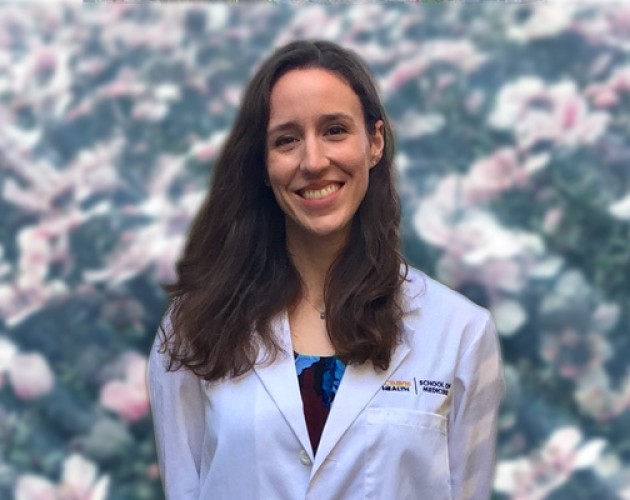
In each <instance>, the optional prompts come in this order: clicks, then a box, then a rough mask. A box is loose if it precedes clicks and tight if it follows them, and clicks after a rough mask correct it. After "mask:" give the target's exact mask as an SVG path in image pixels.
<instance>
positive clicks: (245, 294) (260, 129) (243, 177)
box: [161, 41, 407, 381]
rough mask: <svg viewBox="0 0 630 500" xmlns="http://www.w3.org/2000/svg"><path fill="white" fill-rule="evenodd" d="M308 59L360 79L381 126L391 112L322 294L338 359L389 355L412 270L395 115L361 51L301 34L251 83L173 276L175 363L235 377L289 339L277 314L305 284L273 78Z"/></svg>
mask: <svg viewBox="0 0 630 500" xmlns="http://www.w3.org/2000/svg"><path fill="white" fill-rule="evenodd" d="M307 68H321V69H325V70H328V71H331V72H333V73H335V74H336V75H337V76H339V77H340V78H342V79H343V80H344V81H345V82H347V83H348V84H349V85H350V87H351V88H352V89H353V91H354V92H355V93H356V95H357V96H358V97H359V100H360V102H361V106H362V109H363V116H364V118H365V127H366V130H367V131H368V132H369V133H370V134H371V135H372V134H374V132H375V124H376V122H377V120H383V124H384V130H383V132H384V139H385V144H384V150H383V154H382V157H381V159H380V160H379V162H378V163H377V165H376V166H375V167H374V168H372V169H371V170H370V173H369V185H368V189H367V192H366V195H365V198H364V199H363V201H362V202H361V204H360V206H359V209H358V211H357V213H356V214H355V217H354V219H353V221H352V225H351V231H350V237H349V239H348V244H347V245H346V246H345V247H344V249H343V250H342V251H341V252H340V253H339V255H338V256H337V258H336V259H335V261H334V262H333V264H332V266H331V268H330V270H329V272H328V274H327V276H326V281H325V288H324V302H325V307H326V326H327V329H328V332H329V336H330V339H331V342H332V344H333V346H334V348H335V351H336V353H337V356H339V357H340V359H342V360H343V361H344V362H346V363H357V364H360V363H364V362H367V361H371V362H372V363H373V365H374V366H375V367H377V368H380V369H387V367H388V366H389V362H390V358H391V354H392V352H393V350H394V348H395V347H396V345H397V344H398V343H399V341H400V336H401V330H402V315H403V308H402V304H401V300H402V283H403V281H404V280H405V277H406V273H407V264H406V263H405V261H404V259H403V257H402V255H401V252H400V234H399V225H400V200H399V197H398V194H397V192H396V188H395V181H394V167H393V159H394V142H393V137H392V130H391V125H390V122H389V120H388V118H387V116H386V114H385V110H384V108H383V105H382V104H381V102H380V98H379V95H378V92H377V90H376V86H375V84H374V82H373V80H372V77H371V75H370V72H369V70H368V69H367V67H366V65H365V64H364V63H363V62H362V60H361V59H360V58H359V57H358V56H357V55H356V54H354V53H353V52H351V51H349V50H346V49H344V48H342V47H340V46H339V45H337V44H334V43H332V42H329V41H296V42H292V43H289V44H288V45H285V46H284V47H281V48H279V49H277V50H276V51H275V52H274V53H273V54H272V55H271V56H270V57H269V58H268V59H267V60H266V61H264V62H263V63H262V65H261V66H260V67H259V68H258V70H257V71H256V73H255V75H254V76H253V78H252V80H251V81H250V83H249V85H248V86H247V89H246V91H245V93H244V96H243V100H242V105H241V108H240V111H239V112H238V114H237V117H236V120H235V123H234V126H233V128H232V130H231V133H230V134H229V136H228V137H227V139H226V142H225V144H224V146H223V149H222V151H221V153H220V154H219V156H218V158H217V160H216V163H215V165H214V170H213V176H212V182H211V187H210V189H209V191H208V195H207V197H206V199H205V200H204V202H203V203H202V205H201V208H200V210H199V212H198V213H197V214H196V217H195V218H194V220H193V222H192V224H191V227H190V231H189V234H188V237H187V241H186V244H185V246H184V250H183V253H182V256H181V258H180V260H179V261H178V262H177V266H176V269H177V279H176V281H175V282H174V283H173V284H170V285H166V286H165V290H166V291H167V292H168V293H169V295H170V298H171V306H170V316H171V323H172V329H170V331H169V332H166V331H164V329H162V333H163V334H164V335H165V337H164V338H163V339H162V346H161V347H162V350H163V352H164V351H166V350H168V351H169V354H170V364H169V370H176V369H179V368H181V367H182V366H184V367H186V368H188V369H189V370H191V371H192V372H194V373H195V374H196V375H197V376H199V377H201V378H203V379H205V380H209V381H212V380H218V379H220V378H223V377H228V376H231V377H235V376H239V375H242V374H244V373H247V372H248V371H249V370H251V369H252V367H253V366H254V364H255V363H256V362H257V358H258V354H259V349H260V348H261V347H263V346H264V348H265V349H266V352H268V353H270V357H268V358H267V361H273V360H274V359H275V358H276V356H277V355H278V353H279V352H280V350H281V348H280V346H279V344H278V342H277V339H276V337H275V333H274V331H273V328H272V320H273V318H274V317H275V316H276V315H277V314H278V313H280V312H282V311H284V310H287V309H290V308H291V307H292V306H293V305H295V304H296V303H297V301H298V299H299V298H300V295H301V293H302V286H303V285H302V282H301V279H300V276H299V274H298V271H297V270H296V268H295V267H294V265H293V263H292V262H291V260H290V258H289V256H288V253H287V249H286V242H285V216H284V213H283V212H282V210H281V209H280V207H279V206H278V204H277V202H276V200H275V198H274V195H273V192H272V190H271V189H270V188H269V187H267V186H266V185H265V178H266V131H267V126H268V121H269V109H270V94H271V89H272V88H273V86H274V84H275V83H276V82H277V81H278V79H279V78H280V77H281V76H282V75H284V74H285V73H287V72H288V71H291V70H294V69H307ZM403 268H404V272H403V271H402V269H403Z"/></svg>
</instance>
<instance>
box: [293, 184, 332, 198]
mask: <svg viewBox="0 0 630 500" xmlns="http://www.w3.org/2000/svg"><path fill="white" fill-rule="evenodd" d="M340 188H341V184H336V183H335V184H329V185H328V186H326V187H325V188H322V189H303V190H301V191H299V192H298V194H299V195H300V196H301V197H302V198H306V199H307V200H318V199H320V198H323V197H324V196H328V195H329V194H332V193H334V192H335V191H339V189H340Z"/></svg>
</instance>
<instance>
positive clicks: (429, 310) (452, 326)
mask: <svg viewBox="0 0 630 500" xmlns="http://www.w3.org/2000/svg"><path fill="white" fill-rule="evenodd" d="M403 295H404V300H405V306H406V309H405V310H406V313H405V316H404V317H403V324H404V327H405V329H406V330H407V335H411V336H412V337H413V338H414V339H415V340H414V341H412V344H413V345H415V344H418V342H419V341H420V339H422V341H421V342H420V344H418V346H420V345H423V346H424V347H423V348H426V342H434V343H436V345H437V344H439V345H442V346H452V347H454V346H457V348H456V351H458V352H464V351H465V350H467V349H468V348H469V347H471V346H472V345H475V344H478V343H479V342H480V341H484V339H485V340H487V341H489V342H493V343H495V342H496V329H495V326H494V321H493V319H492V316H491V315H490V312H489V311H488V310H487V309H485V308H484V307H481V306H480V305H478V304H475V303H474V302H473V301H471V300H469V299H468V298H466V297H465V296H464V295H462V294H461V293H459V292H457V291H455V290H452V289H451V288H449V287H448V286H446V285H444V284H442V283H440V282H438V281H436V280H435V279H433V278H431V277H429V276H427V275H426V274H425V273H423V272H422V271H420V270H418V269H415V268H412V267H409V272H408V274H407V280H406V281H405V282H404V284H403Z"/></svg>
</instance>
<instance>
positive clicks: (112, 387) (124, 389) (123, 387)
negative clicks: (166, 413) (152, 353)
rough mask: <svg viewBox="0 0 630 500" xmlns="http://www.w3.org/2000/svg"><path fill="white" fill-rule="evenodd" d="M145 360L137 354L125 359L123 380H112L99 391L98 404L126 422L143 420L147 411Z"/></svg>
mask: <svg viewBox="0 0 630 500" xmlns="http://www.w3.org/2000/svg"><path fill="white" fill-rule="evenodd" d="M146 367H147V360H146V358H145V357H143V356H140V355H139V354H132V355H130V356H129V358H128V359H127V366H126V370H125V379H124V380H112V381H109V382H107V383H106V384H105V385H104V386H103V388H102V389H101V396H100V402H101V405H103V406H104V407H105V408H107V409H109V410H111V411H113V412H114V413H116V414H117V415H118V416H119V417H121V418H122V419H123V420H126V421H127V422H135V421H136V420H140V419H141V418H143V417H144V416H145V415H146V414H147V413H148V411H149V396H148V393H147V388H146Z"/></svg>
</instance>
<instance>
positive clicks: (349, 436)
mask: <svg viewBox="0 0 630 500" xmlns="http://www.w3.org/2000/svg"><path fill="white" fill-rule="evenodd" d="M409 278H410V279H411V282H409V283H406V284H405V296H406V297H407V300H408V307H407V314H406V316H405V318H404V338H403V343H402V344H401V345H400V346H399V347H398V348H397V349H396V351H395V352H394V354H393V357H392V359H391V363H390V367H389V369H388V370H386V371H384V372H381V371H375V370H374V369H373V367H372V366H371V364H365V365H362V366H355V365H350V366H348V367H347V368H346V371H345V373H344V375H343V378H342V380H341V384H340V386H339V389H338V392H337V395H336V397H335V401H334V403H333V405H332V408H331V411H330V415H329V416H328V420H327V422H326V426H325V428H324V431H323V434H322V437H321V441H320V444H319V448H318V451H317V455H315V456H314V455H313V451H312V449H311V444H310V440H309V437H308V432H307V428H306V423H305V420H304V413H303V408H302V400H301V397H300V390H299V386H298V379H297V375H296V369H295V363H294V358H293V355H292V348H291V336H290V332H289V323H288V318H287V316H286V314H283V315H279V317H278V318H276V320H275V323H274V324H275V330H276V332H277V334H278V338H279V340H280V342H281V345H282V346H283V347H284V349H285V350H286V352H287V354H286V356H283V357H281V358H280V359H278V360H277V361H276V362H275V363H274V364H272V365H268V366H262V365H259V366H256V367H255V369H254V370H252V371H250V372H249V373H247V374H245V375H243V376H241V377H238V378H235V379H226V380H222V381H219V382H212V383H208V382H205V381H200V379H198V378H197V377H196V376H194V375H192V374H191V373H190V372H188V371H185V370H180V371H177V372H166V371H165V369H164V363H165V359H166V358H165V356H164V355H163V354H159V353H158V351H157V343H156V344H154V346H153V349H152V351H151V354H150V359H149V369H148V383H149V389H150V397H151V407H152V414H153V421H154V429H155V438H156V443H157V452H158V460H159V465H160V471H161V477H162V481H163V485H164V490H165V493H166V497H167V498H168V499H169V500H197V499H204V500H205V499H208V500H252V499H260V500H275V499H278V500H285V499H286V500H298V499H299V500H302V499H312V500H326V499H363V498H366V499H367V498H369V499H382V500H392V499H397V500H402V499H422V500H447V499H453V500H462V499H477V500H487V499H488V498H489V497H490V491H491V489H492V478H493V471H494V461H495V442H496V430H497V413H498V407H499V402H500V398H501V396H502V392H503V377H502V365H501V357H500V351H499V344H498V339H497V335H496V332H495V329H494V325H493V322H492V319H491V317H490V315H489V314H488V312H487V311H486V310H485V309H482V308H481V307H479V306H477V305H475V304H473V303H472V302H470V301H468V300H467V299H465V298H464V297H462V296H461V295H459V294H457V293H456V292H454V291H452V290H450V289H448V288H447V287H445V286H443V285H441V284H439V283H437V282H435V281H434V280H432V279H430V278H428V277H426V276H425V275H424V274H423V273H421V272H419V271H417V270H413V269H411V270H410V274H409ZM164 325H165V327H166V328H170V322H169V321H168V317H166V318H165V322H164ZM156 340H157V337H156ZM264 355H265V353H264V352H262V353H261V354H260V356H261V359H262V358H263V357H264Z"/></svg>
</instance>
